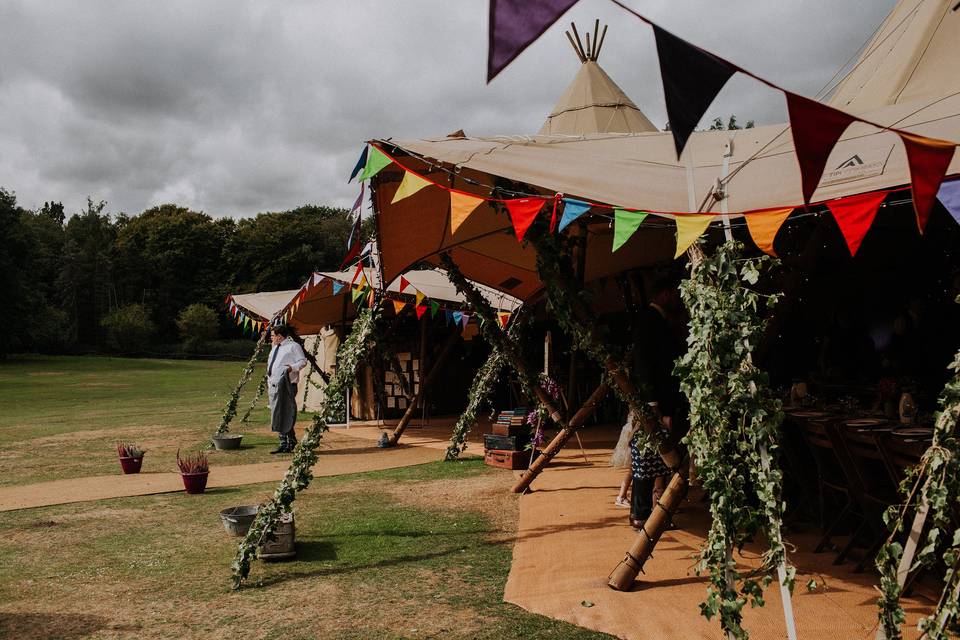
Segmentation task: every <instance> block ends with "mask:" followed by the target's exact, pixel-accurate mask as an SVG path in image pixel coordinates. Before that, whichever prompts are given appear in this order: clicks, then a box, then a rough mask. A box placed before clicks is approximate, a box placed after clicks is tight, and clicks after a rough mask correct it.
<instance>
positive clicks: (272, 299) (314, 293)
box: [233, 268, 521, 335]
mask: <svg viewBox="0 0 960 640" xmlns="http://www.w3.org/2000/svg"><path fill="white" fill-rule="evenodd" d="M354 273H355V271H354V270H348V271H321V272H319V273H317V274H314V275H313V276H311V281H312V282H315V283H316V286H310V287H307V292H306V294H305V295H304V297H303V299H302V300H301V302H300V304H299V306H297V308H296V309H295V311H294V312H293V313H292V314H291V315H290V317H289V319H288V322H289V323H290V324H291V325H292V326H293V327H294V328H295V329H296V330H297V332H298V333H299V334H301V335H313V334H316V333H319V332H320V330H321V329H323V328H324V327H326V326H329V325H332V324H335V323H337V322H343V321H346V320H351V319H353V318H354V316H355V315H356V312H355V309H354V305H352V304H350V301H349V295H350V288H349V285H350V281H351V280H352V279H353V276H354ZM404 275H405V277H406V279H407V281H408V282H409V283H410V285H411V286H412V287H413V289H410V288H408V289H407V290H406V291H405V292H404V293H403V294H401V293H400V280H399V279H397V281H396V282H393V283H391V284H390V286H389V287H388V288H387V291H388V293H389V295H390V297H392V298H409V300H411V301H412V300H414V299H415V296H416V291H420V292H421V293H423V294H424V295H425V296H426V297H427V298H429V299H432V300H436V301H438V302H445V303H449V304H454V305H463V304H466V300H465V299H464V297H463V296H461V295H460V294H459V293H458V292H457V290H456V288H455V287H454V286H453V284H451V283H450V280H449V279H448V278H447V276H446V274H445V273H444V271H443V270H442V269H436V270H417V271H409V272H407V273H405V274H404ZM318 276H319V277H318ZM364 276H365V277H366V279H367V282H368V283H370V284H371V285H372V286H373V287H374V288H376V289H380V277H379V275H378V274H377V271H376V269H369V268H368V269H364ZM357 280H358V281H359V278H357ZM334 282H337V283H339V284H343V285H348V286H345V287H344V288H343V289H340V290H338V292H337V293H334V292H333V283H334ZM301 291H303V288H300V289H291V290H286V291H264V292H260V293H248V294H238V295H235V296H233V299H234V301H235V302H236V303H237V304H238V305H240V306H241V307H244V308H245V309H247V310H249V311H252V312H254V313H256V314H257V315H259V316H260V317H261V318H263V319H265V320H268V319H270V318H273V317H274V316H276V315H277V314H278V313H281V312H282V311H283V310H284V309H286V308H287V307H288V306H289V305H290V304H291V303H292V302H293V301H294V299H295V298H296V297H297V296H298V295H299V294H300V292H301ZM481 292H482V293H483V294H484V297H486V298H487V300H488V301H489V302H490V303H491V304H492V305H493V306H494V307H496V308H497V309H499V310H502V311H514V310H515V309H516V308H517V307H519V306H520V304H521V303H520V301H519V300H517V299H516V298H514V297H512V296H509V295H506V294H504V293H502V292H499V291H496V290H494V289H490V288H487V287H481Z"/></svg>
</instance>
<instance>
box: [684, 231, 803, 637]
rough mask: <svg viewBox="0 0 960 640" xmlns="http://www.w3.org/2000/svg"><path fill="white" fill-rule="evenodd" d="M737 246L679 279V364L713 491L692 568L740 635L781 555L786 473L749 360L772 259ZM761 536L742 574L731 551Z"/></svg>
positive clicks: (762, 377)
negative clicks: (764, 546)
mask: <svg viewBox="0 0 960 640" xmlns="http://www.w3.org/2000/svg"><path fill="white" fill-rule="evenodd" d="M742 250H743V245H742V244H741V243H739V242H733V241H730V242H727V243H726V244H724V245H723V246H721V247H719V249H718V250H717V251H716V252H715V253H714V254H713V255H712V256H710V257H707V258H705V259H704V260H703V262H701V263H700V264H699V265H698V266H697V268H695V269H692V273H691V275H690V278H689V279H688V280H685V281H684V282H683V283H682V284H681V287H680V291H681V296H682V298H683V302H684V304H685V305H686V307H687V310H688V311H689V313H690V334H689V337H688V338H687V346H688V348H687V352H686V354H685V355H684V356H683V357H681V358H680V360H678V361H677V364H676V368H675V371H676V373H677V375H678V376H680V379H681V388H682V390H683V392H684V394H685V395H686V396H687V398H688V399H689V401H690V432H689V433H688V434H687V436H686V438H685V439H684V442H686V444H687V445H688V446H689V447H690V450H691V453H692V455H693V457H694V458H695V459H696V460H697V469H698V474H699V476H700V477H701V479H702V481H703V486H704V489H705V490H706V491H707V493H708V494H709V496H710V514H711V516H712V518H711V525H710V531H709V533H708V535H707V539H706V541H705V542H704V544H703V547H702V548H701V550H700V554H699V563H698V565H697V571H698V573H700V572H707V573H708V574H709V576H710V585H709V587H708V588H707V598H706V600H705V601H704V602H702V603H701V604H700V611H701V614H702V615H703V616H704V617H705V618H707V619H711V618H712V617H713V616H715V615H719V618H720V625H721V627H722V628H723V630H724V632H726V633H727V634H728V636H731V637H734V638H738V639H742V638H748V637H749V634H748V632H747V630H746V629H744V628H743V626H742V624H741V623H742V609H743V607H744V605H746V604H747V602H749V603H750V604H751V606H763V604H764V599H763V589H764V588H766V587H767V586H768V585H769V584H770V583H771V581H772V580H773V577H772V571H774V570H776V568H777V567H778V566H780V565H781V564H785V561H786V557H785V556H786V554H785V551H784V546H783V542H782V539H781V535H780V524H781V520H782V516H783V502H782V500H781V481H782V477H781V472H780V470H779V469H778V468H777V466H776V465H775V464H770V461H769V458H768V457H767V456H768V454H769V455H771V456H775V454H776V446H777V443H778V442H779V439H780V437H779V427H780V423H781V422H782V420H783V411H782V409H781V403H780V401H779V400H778V399H777V398H776V397H775V396H774V394H773V393H772V392H771V390H770V387H769V384H768V380H767V376H766V374H765V373H763V372H762V371H760V370H759V369H758V368H757V367H756V366H755V365H754V364H753V360H752V357H751V353H752V351H753V349H754V347H755V345H756V344H757V343H758V342H759V340H760V338H761V336H762V334H763V330H764V327H765V324H766V323H765V321H764V320H763V319H762V318H761V317H760V314H761V311H762V309H761V307H764V306H765V307H767V308H770V307H772V306H773V305H774V304H776V302H777V299H778V297H779V296H777V295H769V296H765V295H762V294H760V293H758V292H756V291H754V290H753V289H751V288H750V287H749V285H755V284H756V283H757V281H758V280H759V278H760V275H761V272H763V271H764V270H766V269H767V268H769V267H770V266H771V264H772V263H773V259H772V258H770V257H768V256H764V257H762V258H751V259H744V258H742V257H741V253H742ZM774 459H775V458H774ZM758 534H762V535H763V536H764V537H765V538H766V539H767V542H768V544H769V549H768V551H767V552H766V553H764V555H763V558H762V562H761V565H760V567H758V568H757V569H756V570H754V571H752V572H750V573H748V574H746V575H743V574H741V573H740V572H738V571H737V569H736V562H735V561H734V560H733V553H732V551H733V549H737V550H739V549H742V547H743V546H744V545H745V544H746V543H747V542H748V541H750V540H752V539H754V538H755V537H756V536H757V535H758ZM794 576H795V569H794V568H793V567H787V568H786V573H785V580H784V584H785V586H787V587H788V588H789V589H791V590H792V589H793V581H794Z"/></svg>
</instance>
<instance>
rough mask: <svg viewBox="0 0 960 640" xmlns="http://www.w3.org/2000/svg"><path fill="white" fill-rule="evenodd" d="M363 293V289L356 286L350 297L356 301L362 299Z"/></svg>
mask: <svg viewBox="0 0 960 640" xmlns="http://www.w3.org/2000/svg"><path fill="white" fill-rule="evenodd" d="M362 295H363V289H362V288H360V287H354V288H353V291H352V292H351V293H350V299H351V300H352V301H353V302H356V301H357V300H359V299H360V296H362Z"/></svg>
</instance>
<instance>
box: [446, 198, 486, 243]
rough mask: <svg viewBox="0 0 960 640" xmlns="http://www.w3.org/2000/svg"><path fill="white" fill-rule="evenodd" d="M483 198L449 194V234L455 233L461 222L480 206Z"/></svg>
mask: <svg viewBox="0 0 960 640" xmlns="http://www.w3.org/2000/svg"><path fill="white" fill-rule="evenodd" d="M482 202H483V198H474V197H473V196H471V195H467V194H466V193H460V192H459V191H451V192H450V233H451V234H453V233H456V232H457V229H459V228H460V225H461V224H463V221H464V220H466V219H467V216H469V215H470V214H471V213H473V211H474V209H476V208H477V207H479V206H480V204H481V203H482Z"/></svg>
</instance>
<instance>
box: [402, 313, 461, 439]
mask: <svg viewBox="0 0 960 640" xmlns="http://www.w3.org/2000/svg"><path fill="white" fill-rule="evenodd" d="M459 339H460V334H459V333H457V332H456V331H454V332H453V333H451V334H450V337H449V338H447V341H446V342H445V343H444V345H443V350H442V351H440V355H439V356H437V361H436V362H434V363H433V366H432V367H430V371H429V373H427V375H426V377H424V378H423V379H422V380H421V381H420V389H419V390H418V391H417V392H416V393H415V394H413V400H411V401H410V404H409V406H407V410H406V411H404V412H403V416H402V417H401V418H400V422H398V423H397V426H396V428H395V429H394V430H393V433H392V434H390V437H389V439H388V440H387V446H389V447H393V446H396V444H397V442H398V441H399V440H400V436H402V435H403V432H404V431H406V429H407V425H409V424H410V420H412V419H413V414H414V412H415V411H416V410H417V405H419V404H420V402H421V400H422V398H423V394H424V392H425V391H426V389H427V388H428V387H429V386H430V385H431V384H433V383H434V382H435V381H436V379H437V373H438V372H439V371H440V370H441V369H442V368H443V363H444V362H446V360H447V356H449V355H450V352H451V351H452V350H453V345H455V344H456V343H457V341H458V340H459ZM422 362H423V360H422V359H421V363H422Z"/></svg>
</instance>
